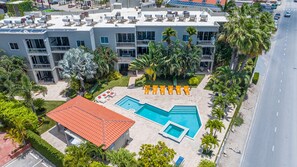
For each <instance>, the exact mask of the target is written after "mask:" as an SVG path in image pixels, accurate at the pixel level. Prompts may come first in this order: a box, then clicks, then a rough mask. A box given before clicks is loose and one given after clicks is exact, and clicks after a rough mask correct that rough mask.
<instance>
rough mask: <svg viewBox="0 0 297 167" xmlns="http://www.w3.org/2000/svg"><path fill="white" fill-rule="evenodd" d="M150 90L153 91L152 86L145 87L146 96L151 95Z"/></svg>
mask: <svg viewBox="0 0 297 167" xmlns="http://www.w3.org/2000/svg"><path fill="white" fill-rule="evenodd" d="M150 89H151V86H150V85H145V86H144V94H146V95H147V94H149V93H150Z"/></svg>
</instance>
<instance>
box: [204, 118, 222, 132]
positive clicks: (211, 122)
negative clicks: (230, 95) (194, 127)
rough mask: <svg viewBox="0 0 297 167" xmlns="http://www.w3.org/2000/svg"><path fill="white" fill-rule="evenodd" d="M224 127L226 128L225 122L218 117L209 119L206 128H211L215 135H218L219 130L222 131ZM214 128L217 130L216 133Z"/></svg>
mask: <svg viewBox="0 0 297 167" xmlns="http://www.w3.org/2000/svg"><path fill="white" fill-rule="evenodd" d="M223 128H224V129H225V125H224V123H223V122H222V121H220V120H217V119H212V120H211V119H209V120H208V121H207V122H206V124H205V129H209V130H210V133H211V134H213V135H214V136H216V132H217V131H219V132H222V129H223ZM213 130H215V131H214V133H213Z"/></svg>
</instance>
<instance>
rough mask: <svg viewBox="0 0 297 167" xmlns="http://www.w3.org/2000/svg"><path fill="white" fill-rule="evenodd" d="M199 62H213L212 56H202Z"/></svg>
mask: <svg viewBox="0 0 297 167" xmlns="http://www.w3.org/2000/svg"><path fill="white" fill-rule="evenodd" d="M201 60H202V61H211V60H213V55H202V56H201Z"/></svg>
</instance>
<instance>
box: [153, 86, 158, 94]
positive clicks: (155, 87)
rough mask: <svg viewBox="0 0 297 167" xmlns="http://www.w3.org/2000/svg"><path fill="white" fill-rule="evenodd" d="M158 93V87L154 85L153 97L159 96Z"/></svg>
mask: <svg viewBox="0 0 297 167" xmlns="http://www.w3.org/2000/svg"><path fill="white" fill-rule="evenodd" d="M157 92H158V85H153V95H155V94H157Z"/></svg>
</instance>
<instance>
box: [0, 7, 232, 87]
mask: <svg viewBox="0 0 297 167" xmlns="http://www.w3.org/2000/svg"><path fill="white" fill-rule="evenodd" d="M171 10H172V9H171ZM171 10H168V11H167V9H160V8H146V9H142V10H139V9H134V8H126V9H118V10H116V9H115V10H112V11H107V12H106V10H105V12H100V10H99V11H98V13H94V14H88V13H83V14H81V15H73V13H67V12H64V13H63V15H53V14H52V15H41V14H38V13H35V15H29V16H26V17H12V18H9V19H5V20H2V21H0V39H1V40H0V48H1V49H4V50H5V51H6V53H7V54H8V55H20V56H24V57H25V58H26V59H27V61H28V73H29V76H30V78H31V79H32V80H33V81H35V82H36V83H53V82H57V81H59V80H61V79H62V76H60V72H59V71H60V68H59V66H58V62H59V61H60V60H62V59H63V55H64V53H65V52H66V51H67V50H69V49H70V48H76V47H79V46H86V47H88V48H90V49H92V50H95V48H96V47H97V46H99V45H103V46H108V47H110V48H111V49H113V50H114V51H115V52H116V53H117V55H118V63H117V65H116V66H115V67H116V70H119V71H120V72H121V73H123V74H127V72H128V66H129V64H130V63H131V61H133V60H134V59H135V58H137V57H138V56H139V55H142V54H145V53H148V43H149V42H150V41H154V42H162V39H163V37H162V32H163V31H164V30H165V28H167V27H172V28H173V29H175V30H176V31H177V35H178V36H177V38H178V39H180V40H182V41H187V40H188V39H189V36H188V34H187V32H186V28H187V27H189V26H193V27H195V28H196V29H197V30H198V33H197V34H196V36H193V43H195V44H197V45H199V46H201V47H202V50H203V55H202V59H201V65H200V68H199V70H198V71H197V73H208V72H211V71H212V67H213V62H214V53H215V47H214V42H215V40H216V35H217V33H218V32H219V27H220V26H221V24H222V23H225V22H226V21H227V18H226V16H225V14H224V13H219V12H212V11H211V10H206V11H199V10H198V9H196V8H189V9H182V8H180V9H174V11H171ZM67 14H68V15H67Z"/></svg>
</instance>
